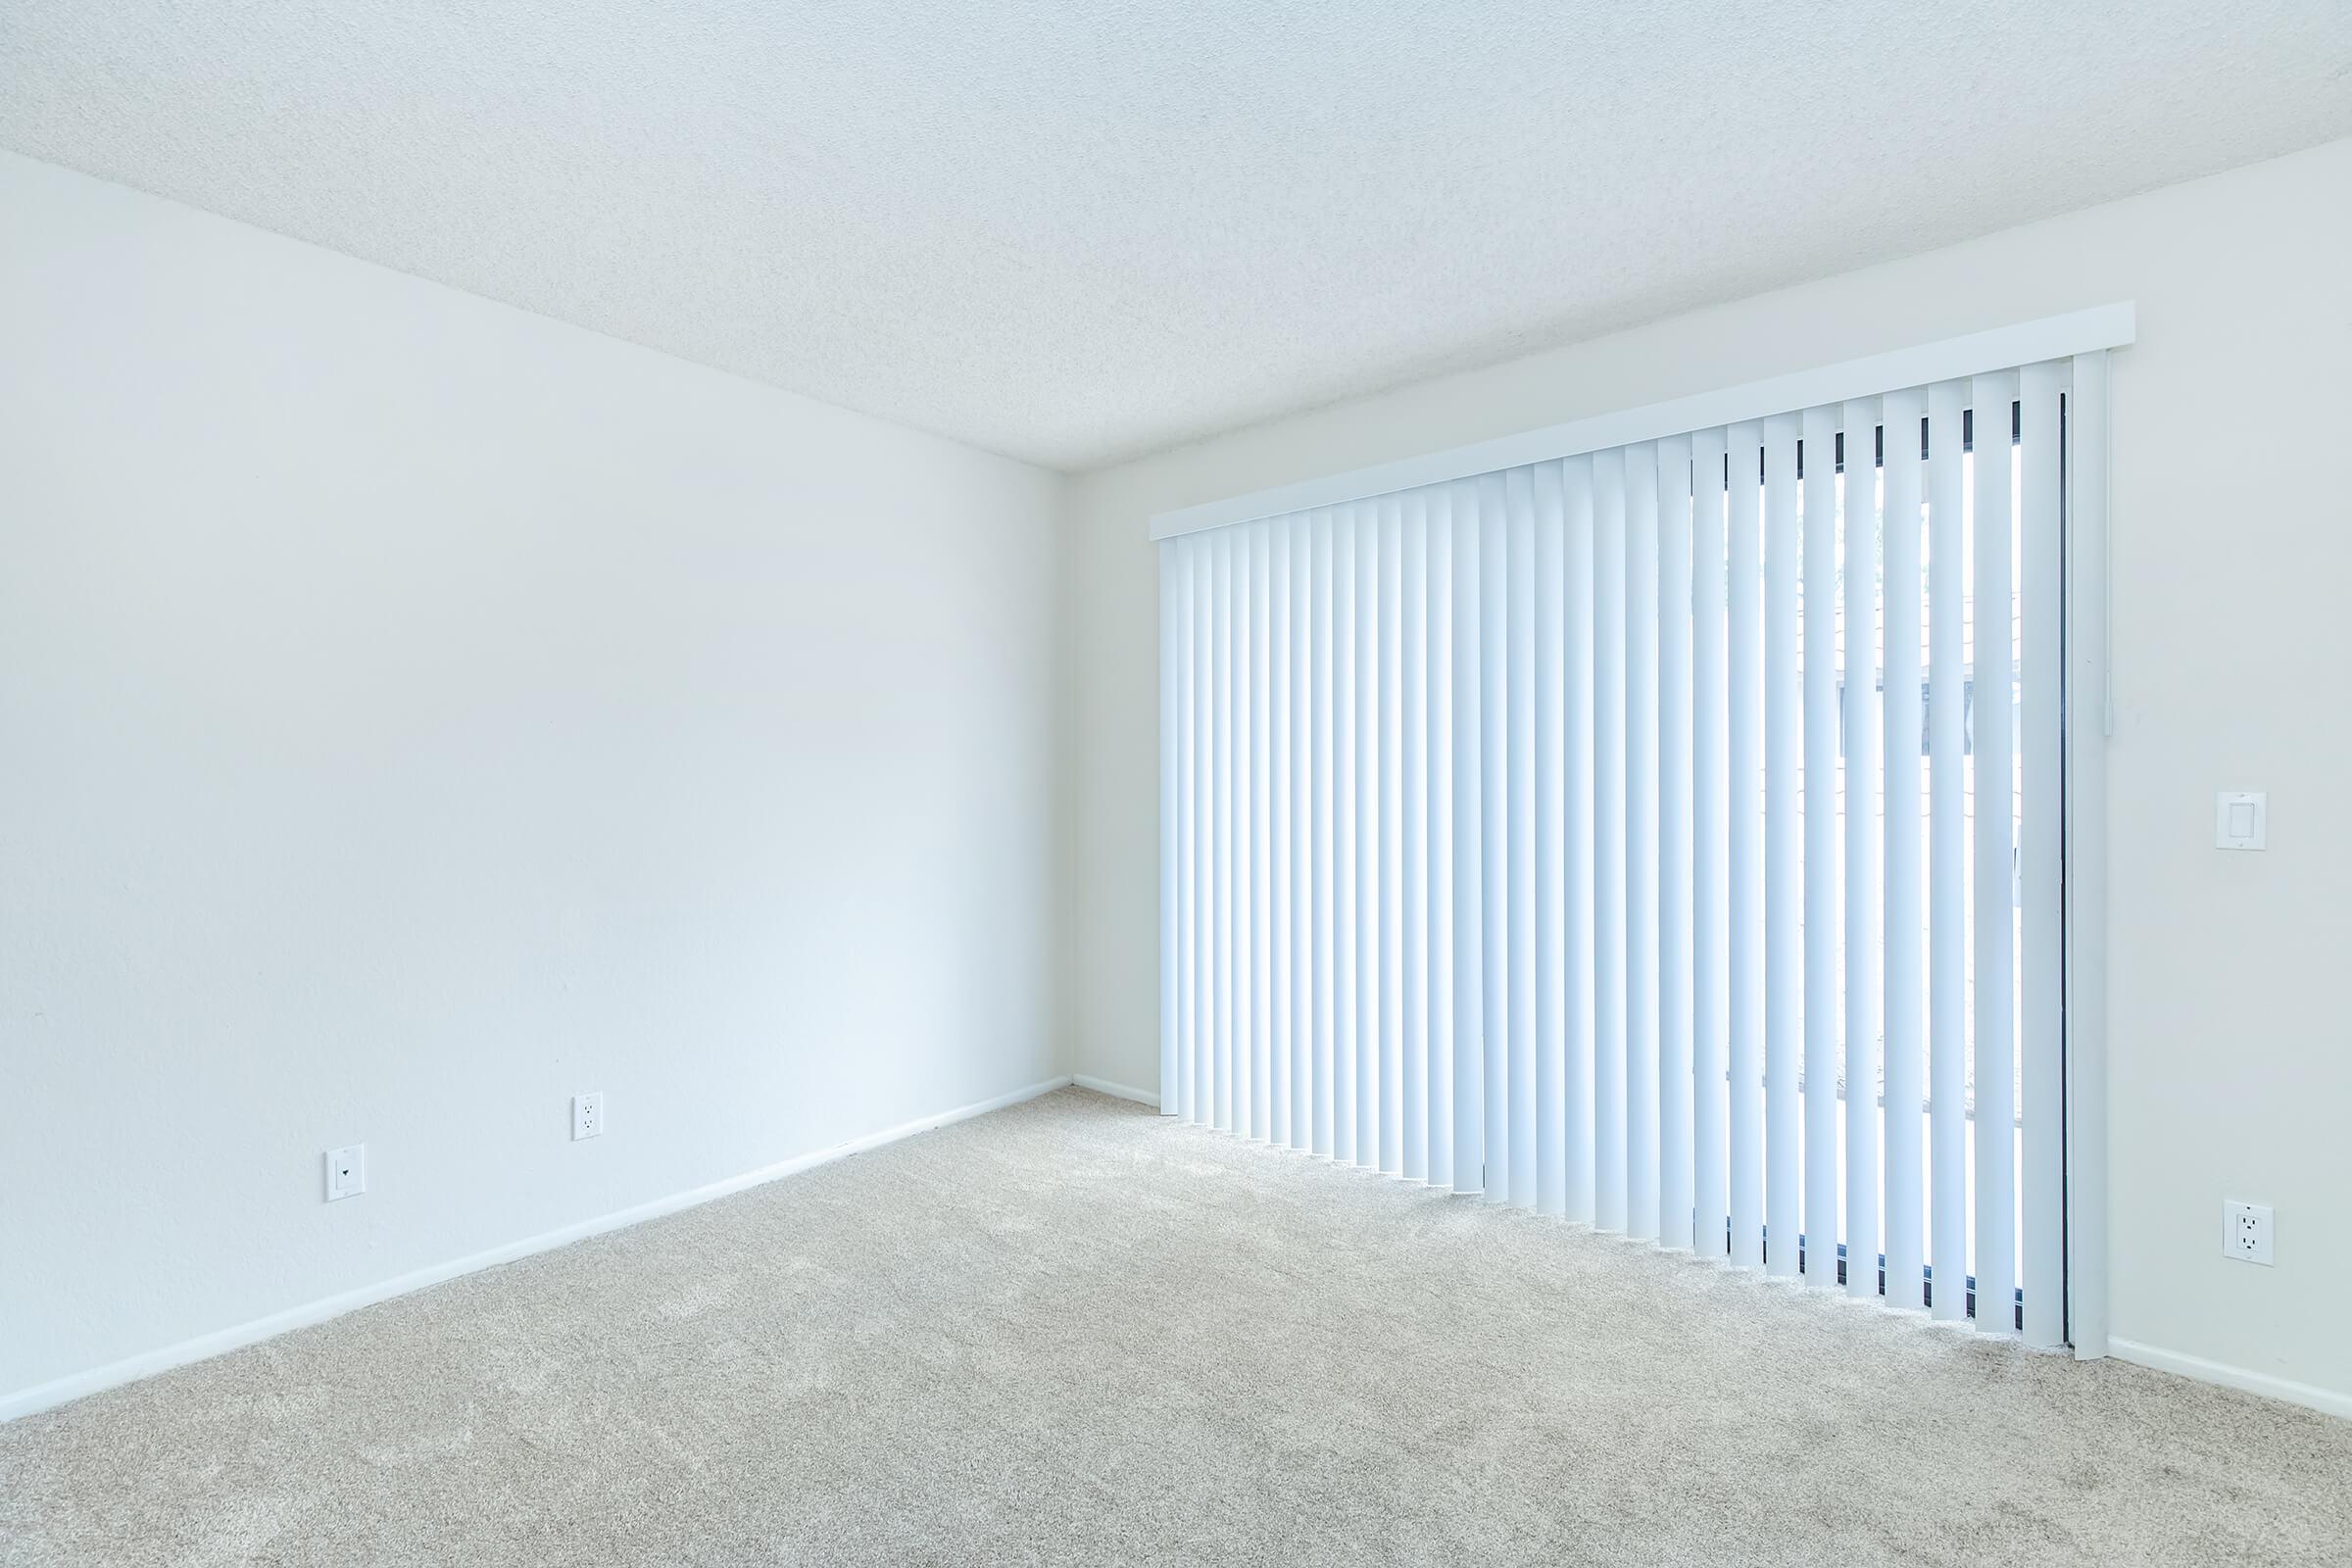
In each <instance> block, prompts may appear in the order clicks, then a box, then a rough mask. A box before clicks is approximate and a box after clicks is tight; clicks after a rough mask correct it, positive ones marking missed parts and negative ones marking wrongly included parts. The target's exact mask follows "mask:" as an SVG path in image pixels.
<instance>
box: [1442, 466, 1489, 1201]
mask: <svg viewBox="0 0 2352 1568" xmlns="http://www.w3.org/2000/svg"><path fill="white" fill-rule="evenodd" d="M1448 492H1449V494H1448V499H1449V501H1450V503H1451V515H1452V519H1453V658H1452V663H1453V1007H1454V1012H1453V1018H1454V1023H1453V1190H1454V1191H1455V1192H1457V1193H1475V1192H1478V1191H1480V1189H1481V1188H1482V1187H1483V1186H1484V1185H1485V1182H1486V1160H1487V1147H1486V1143H1487V1088H1486V1085H1487V1054H1486V981H1485V975H1486V964H1487V960H1486V952H1485V948H1486V943H1485V936H1486V910H1487V900H1486V894H1485V890H1484V886H1483V884H1484V882H1485V878H1486V865H1485V856H1486V850H1485V846H1484V843H1483V840H1484V838H1485V816H1486V798H1487V792H1486V781H1485V778H1484V777H1483V774H1484V771H1485V768H1484V754H1483V742H1482V731H1483V728H1484V713H1483V708H1484V681H1483V679H1482V677H1481V675H1480V648H1481V637H1480V631H1479V574H1480V566H1479V557H1480V555H1481V553H1482V550H1481V546H1482V539H1481V534H1480V523H1479V505H1478V488H1477V486H1476V485H1475V484H1473V483H1471V482H1469V481H1466V480H1465V481H1463V482H1461V483H1458V484H1454V485H1451V486H1448Z"/></svg>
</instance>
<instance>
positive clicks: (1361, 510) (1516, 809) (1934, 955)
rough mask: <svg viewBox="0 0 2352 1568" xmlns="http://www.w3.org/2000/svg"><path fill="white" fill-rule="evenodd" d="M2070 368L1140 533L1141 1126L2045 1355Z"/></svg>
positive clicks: (2053, 1153)
mask: <svg viewBox="0 0 2352 1568" xmlns="http://www.w3.org/2000/svg"><path fill="white" fill-rule="evenodd" d="M2068 375H2069V362H2065V361H2053V362H2048V363H2042V364H2034V365H2028V366H2024V367H2022V368H2012V369H2007V370H2002V371H1999V372H1997V373H1992V374H1985V375H1978V376H1974V377H1971V378H1968V379H1964V380H1958V381H1947V382H1939V383H1936V384H1935V385H1931V386H1925V387H1917V388H1912V389H1909V390H1903V391H1893V392H1887V393H1885V394H1883V395H1881V396H1876V397H1870V398H1864V399H1859V400H1855V401H1848V402H1843V403H1839V404H1833V405H1828V406H1824V407H1816V408H1808V409H1802V410H1798V411H1794V412H1790V413H1786V414H1782V415H1778V416H1774V417H1766V418H1761V419H1757V420H1750V421H1745V422H1740V423H1736V424H1731V425H1728V426H1720V427H1715V428H1709V429H1700V430H1693V431H1691V432H1689V433H1687V434H1682V435H1676V436H1673V437H1670V438H1666V439H1659V440H1654V441H1643V442H1641V443H1638V444H1635V445H1631V446H1624V447H1619V448H1615V449H1611V450H1606V451H1599V452H1592V453H1587V454H1583V455H1580V456H1576V457H1570V458H1563V459H1559V460H1555V461H1549V462H1543V463H1536V464H1531V465H1527V466H1518V467H1512V468H1508V469H1504V470H1501V471H1497V472H1492V473H1486V474H1481V475H1478V476H1476V477H1473V478H1465V479H1456V480H1450V481H1447V482H1445V483H1440V484H1433V485H1428V486H1424V487H1421V488H1415V489H1409V490H1403V491H1399V492H1397V493H1394V494H1389V495H1382V496H1377V497H1373V498H1370V499H1366V500H1360V501H1351V502H1348V503H1346V504H1342V505H1335V506H1329V507H1318V508H1313V509H1310V510H1307V511H1303V512H1298V513H1293V514H1290V515H1281V516H1274V517H1267V518H1262V519H1259V520H1256V521H1251V522H1245V523H1238V524H1233V525H1229V526H1224V527H1217V528H1211V529H1206V530H1203V531H1200V532H1195V533H1188V534H1183V535H1180V536H1177V537H1174V538H1169V539H1164V540H1162V541H1161V542H1160V544H1159V547H1158V548H1159V551H1160V574H1159V575H1160V628H1161V641H1160V724H1161V731H1160V758H1161V779H1160V861H1161V877H1160V894H1161V910H1160V926H1161V945H1160V1001H1161V1018H1160V1034H1161V1068H1160V1099H1161V1105H1162V1108H1163V1110H1166V1111H1168V1112H1170V1113H1172V1114H1177V1115H1181V1116H1183V1117H1184V1118H1186V1119H1188V1120H1191V1121H1196V1122H1200V1123H1203V1124H1207V1125H1211V1126H1214V1127H1216V1128H1219V1129H1223V1130H1228V1131H1231V1132H1233V1133H1236V1134H1240V1135H1243V1136H1246V1137H1250V1138H1253V1139H1259V1140H1264V1141H1267V1142H1271V1143H1274V1144H1277V1145H1282V1146H1286V1147H1289V1148H1293V1149H1297V1150H1301V1151H1307V1152H1312V1153H1314V1154H1318V1155H1325V1156H1329V1157H1331V1158H1334V1159H1338V1160H1343V1161H1348V1162H1349V1163H1353V1164H1357V1165H1362V1166H1365V1167H1367V1168H1373V1169H1378V1170H1381V1171H1386V1172H1390V1173H1393V1174H1395V1175H1397V1176H1401V1177H1404V1178H1407V1179H1411V1180H1416V1181H1426V1182H1428V1183H1430V1184H1432V1185H1435V1186H1439V1187H1445V1188H1449V1189H1451V1190H1452V1191H1454V1192H1458V1193H1477V1194H1483V1195H1484V1197H1485V1199H1486V1200H1487V1201H1491V1202H1496V1203H1512V1204H1519V1205H1523V1206H1528V1207H1532V1208H1534V1209H1536V1210H1538V1211H1540V1212H1542V1213H1545V1214H1552V1215H1559V1216H1563V1217H1565V1218H1567V1219H1571V1220H1575V1221H1580V1222H1583V1223H1586V1224H1590V1225H1593V1226H1595V1227H1597V1228H1599V1229H1601V1230H1604V1231H1611V1232H1620V1233H1623V1234H1625V1235H1628V1236H1633V1237H1638V1238H1644V1239H1654V1240H1656V1241H1657V1242H1659V1243H1661V1244H1662V1245H1664V1246H1667V1247H1670V1248H1677V1249H1690V1250H1696V1251H1698V1252H1700V1253H1702V1254H1707V1255H1720V1256H1727V1257H1728V1258H1729V1259H1730V1260H1731V1261H1732V1262H1734V1263H1736V1264H1740V1265H1746V1266H1753V1267H1760V1268H1763V1269H1765V1270H1766V1271H1768V1272H1770V1273H1773V1274H1782V1275H1795V1276H1801V1278H1802V1279H1803V1280H1804V1281H1805V1282H1807V1283H1809V1284H1812V1285H1816V1286H1820V1287H1823V1288H1826V1289H1841V1290H1843V1291H1845V1292H1847V1293H1849V1294H1851V1295H1854V1296H1859V1297H1879V1296H1882V1295H1883V1296H1884V1297H1885V1299H1887V1300H1888V1301H1889V1302H1892V1303H1894V1304H1897V1305H1902V1306H1909V1307H1924V1308H1927V1309H1929V1310H1932V1311H1933V1312H1934V1313H1935V1315H1936V1316H1938V1317H1945V1318H1965V1317H1973V1318H1974V1320H1975V1322H1976V1324H1977V1326H1978V1327H1980V1328H1982V1329H1985V1330H1986V1331H1991V1332H2022V1333H2023V1335H2024V1337H2025V1338H2026V1339H2027V1340H2028V1341H2029V1342H2031V1343H2034V1344H2038V1345H2056V1344H2058V1343H2060V1342H2061V1340H2062V1338H2063V1336H2064V1332H2065V1326H2064V1321H2063V1317H2062V1313H2063V1303H2064V1290H2063V1268H2064V1262H2063V1257H2064V1235H2063V1215H2064V1194H2063V1185H2064V1175H2063V1171H2064V1164H2063V1152H2062V1146H2061V1138H2062V1122H2063V1105H2062V1098H2063V1091H2062V1087H2061V1086H2062V1082H2063V1080H2062V1076H2061V1049H2062V1048H2061V1039H2062V1031H2063V1025H2064V1012H2063V1003H2062V1000H2061V975H2060V969H2059V965H2060V962H2061V955H2062V951H2063V950H2062V939H2061V903H2060V891H2061V890H2060V885H2059V875H2060V865H2061V853H2060V822H2061V815H2060V809H2061V802H2060V792H2061V773H2060V758H2061V709H2060V700H2061V690H2060V677H2061V669H2062V664H2061V660H2060V649H2059V646H2058V640H2059V634H2060V626H2061V616H2060V603H2059V595H2060V540H2061V537H2062V524H2061V517H2060V507H2061V504H2062V484H2061V466H2062V463H2063V456H2062V454H2063V450H2064V439H2065V438H2064V426H2065V397H2066V389H2067V382H2068Z"/></svg>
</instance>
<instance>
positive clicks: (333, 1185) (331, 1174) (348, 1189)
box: [326, 1144, 368, 1203]
mask: <svg viewBox="0 0 2352 1568" xmlns="http://www.w3.org/2000/svg"><path fill="white" fill-rule="evenodd" d="M367 1190H368V1146H367V1145H366V1144H352V1145H350V1146H348V1147H346V1148H343V1149H330V1150H328V1151H327V1152H326V1201H328V1202H330V1203H331V1202H334V1201H336V1200H337V1199H342V1198H357V1197H359V1196H360V1195H361V1194H362V1193H364V1192H366V1191H367Z"/></svg>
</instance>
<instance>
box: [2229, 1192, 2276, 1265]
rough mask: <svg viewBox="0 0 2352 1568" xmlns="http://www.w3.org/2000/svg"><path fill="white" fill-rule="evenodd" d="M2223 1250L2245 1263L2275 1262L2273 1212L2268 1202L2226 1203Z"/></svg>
mask: <svg viewBox="0 0 2352 1568" xmlns="http://www.w3.org/2000/svg"><path fill="white" fill-rule="evenodd" d="M2222 1250H2223V1251H2224V1252H2226V1253H2228V1254H2229V1256H2231V1257H2234V1258H2236V1259H2237V1260H2238V1261H2239V1262H2241V1263H2260V1264H2262V1265H2263V1266H2264V1267H2265V1268H2268V1267H2270V1263H2271V1210H2270V1205H2269V1204H2267V1203H2239V1202H2234V1201H2230V1200H2228V1199H2225V1200H2223V1201H2222Z"/></svg>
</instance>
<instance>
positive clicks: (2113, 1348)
mask: <svg viewBox="0 0 2352 1568" xmlns="http://www.w3.org/2000/svg"><path fill="white" fill-rule="evenodd" d="M2107 1353H2108V1354H2109V1355H2112V1356H2114V1357H2116V1358H2117V1359H2118V1360H2122V1361H2130V1362H2132V1363H2133V1364H2134V1365H2138V1366H2145V1367H2153V1368H2155V1369H2156V1370H2157V1371H2159V1372H2171V1373H2174V1374H2176V1375H2178V1376H2180V1377H2184V1378H2195V1379H2196V1380H2197V1381H2199V1382H2200V1383H2219V1384H2220V1385H2221V1386H2222V1387H2224V1388H2226V1389H2241V1390H2243V1391H2244V1392H2246V1393H2248V1394H2259V1395H2261V1396H2263V1397H2265V1398H2271V1399H2284V1400H2285V1401H2286V1402H2287V1403H2289V1404H2299V1405H2302V1406H2303V1407H2304V1408H2306V1409H2310V1410H2318V1411H2321V1412H2323V1413H2324V1414H2327V1415H2338V1416H2345V1417H2348V1418H2352V1394H2340V1393H2338V1392H2336V1391H2335V1390H2333V1389H2323V1388H2319V1387H2317V1386H2316V1385H2313V1384H2309V1383H2297V1382H2295V1381H2294V1380H2293V1379H2292V1378H2281V1377H2274V1376H2272V1375H2271V1374H2270V1373H2268V1372H2250V1371H2248V1370H2246V1368H2244V1367H2242V1366H2231V1365H2229V1363H2228V1362H2226V1361H2208V1360H2206V1359H2205V1358H2204V1357H2203V1356H2201V1355H2183V1354H2182V1353H2181V1352H2180V1351H2179V1350H2167V1349H2164V1348H2161V1347H2159V1346H2154V1345H2141V1344H2139V1343H2138V1342H2137V1341H2135V1340H2119V1339H2116V1338H2115V1337H2114V1336H2112V1335H2110V1336H2109V1337H2108V1340H2107Z"/></svg>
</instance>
